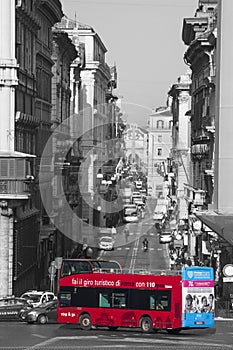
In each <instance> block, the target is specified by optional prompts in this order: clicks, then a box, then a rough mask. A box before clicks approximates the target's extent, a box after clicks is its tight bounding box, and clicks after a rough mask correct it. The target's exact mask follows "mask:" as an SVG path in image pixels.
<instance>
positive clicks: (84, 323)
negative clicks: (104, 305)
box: [79, 314, 92, 330]
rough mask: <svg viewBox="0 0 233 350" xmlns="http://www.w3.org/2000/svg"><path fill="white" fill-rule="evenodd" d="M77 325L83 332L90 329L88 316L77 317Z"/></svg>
mask: <svg viewBox="0 0 233 350" xmlns="http://www.w3.org/2000/svg"><path fill="white" fill-rule="evenodd" d="M79 324H80V327H81V329H84V330H89V329H91V326H92V324H91V317H90V315H88V314H84V315H81V316H80V317H79Z"/></svg>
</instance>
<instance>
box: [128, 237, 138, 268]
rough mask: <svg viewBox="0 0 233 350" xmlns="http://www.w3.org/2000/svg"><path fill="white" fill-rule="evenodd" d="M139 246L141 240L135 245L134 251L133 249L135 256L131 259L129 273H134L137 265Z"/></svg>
mask: <svg viewBox="0 0 233 350" xmlns="http://www.w3.org/2000/svg"><path fill="white" fill-rule="evenodd" d="M138 246H139V238H137V240H136V241H135V243H134V249H133V254H132V257H131V261H130V267H129V273H133V272H134V268H135V264H136V258H137V251H138Z"/></svg>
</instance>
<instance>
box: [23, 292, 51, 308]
mask: <svg viewBox="0 0 233 350" xmlns="http://www.w3.org/2000/svg"><path fill="white" fill-rule="evenodd" d="M21 298H24V299H26V300H27V301H28V303H30V304H31V305H32V306H33V307H37V306H39V305H41V304H43V303H47V302H48V301H52V300H56V299H57V297H56V296H55V294H54V293H53V292H45V291H37V290H29V291H28V292H25V293H23V294H22V295H21Z"/></svg>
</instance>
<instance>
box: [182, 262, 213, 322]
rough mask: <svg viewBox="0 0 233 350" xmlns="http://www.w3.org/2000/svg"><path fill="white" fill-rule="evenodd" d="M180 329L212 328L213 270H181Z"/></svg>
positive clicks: (189, 268) (188, 268) (193, 268)
mask: <svg viewBox="0 0 233 350" xmlns="http://www.w3.org/2000/svg"><path fill="white" fill-rule="evenodd" d="M182 327H184V328H185V327H192V328H193V327H203V328H204V327H214V270H213V268H212V267H198V266H193V267H192V266H191V267H186V268H184V269H183V270H182Z"/></svg>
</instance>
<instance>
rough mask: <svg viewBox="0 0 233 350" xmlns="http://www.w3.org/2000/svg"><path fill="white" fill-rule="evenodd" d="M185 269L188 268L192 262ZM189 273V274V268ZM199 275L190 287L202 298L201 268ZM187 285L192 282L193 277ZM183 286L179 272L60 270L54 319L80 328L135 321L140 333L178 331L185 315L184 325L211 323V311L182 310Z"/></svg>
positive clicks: (198, 325) (133, 323)
mask: <svg viewBox="0 0 233 350" xmlns="http://www.w3.org/2000/svg"><path fill="white" fill-rule="evenodd" d="M193 268H194V267H193ZM188 269H189V271H192V267H189V268H188ZM190 269H191V270H190ZM200 269H205V268H199V267H198V271H199V270H200ZM209 269H210V268H209ZM201 271H202V270H201ZM192 273H193V272H192ZM201 273H202V272H201ZM188 275H190V276H191V273H189V274H188ZM192 276H193V275H192ZM197 276H198V283H199V284H198V286H199V287H197V288H196V289H195V288H194V289H195V290H194V289H193V292H194V293H196V294H197V296H198V298H199V299H200V298H201V296H202V295H201V294H200V293H202V294H203V286H205V287H206V286H207V284H206V281H204V282H205V283H204V282H203V278H202V277H201V274H200V273H199V274H198V275H197ZM211 278H212V277H211ZM186 282H187V281H186ZM202 282H203V283H204V284H203V285H202ZM187 283H189V282H187ZM187 283H186V284H185V288H186V289H187ZM208 283H209V282H208ZM191 285H192V286H193V285H194V284H193V281H192V284H191ZM209 286H210V285H209ZM182 289H183V281H182V276H181V275H151V274H124V273H106V272H104V273H102V272H98V273H76V274H72V275H64V276H63V275H61V277H60V290H59V295H58V299H59V302H58V318H57V320H58V322H60V323H75V324H79V325H80V327H81V328H82V329H90V328H91V327H92V325H93V326H95V327H108V328H109V329H111V330H115V329H117V328H118V327H136V328H141V330H142V331H143V332H144V333H150V332H152V330H153V329H165V330H167V331H168V333H178V332H179V331H180V330H181V329H182V328H186V322H187V320H188V322H189V323H188V324H187V326H188V327H192V328H193V327H212V326H213V324H212V323H213V314H211V315H209V316H208V317H207V316H206V315H207V314H206V315H203V313H201V312H199V313H198V315H196V316H192V318H190V317H188V318H187V317H186V316H184V317H183V315H184V312H187V311H184V310H183V309H184V302H185V301H184V297H183V300H182V294H183V293H182ZM198 291H199V294H198ZM211 291H212V289H211ZM208 292H209V290H208ZM186 294H187V293H186ZM183 295H184V294H183ZM185 315H186V313H185ZM206 317H207V319H206ZM208 320H211V324H210V323H208V322H209V321H208Z"/></svg>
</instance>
